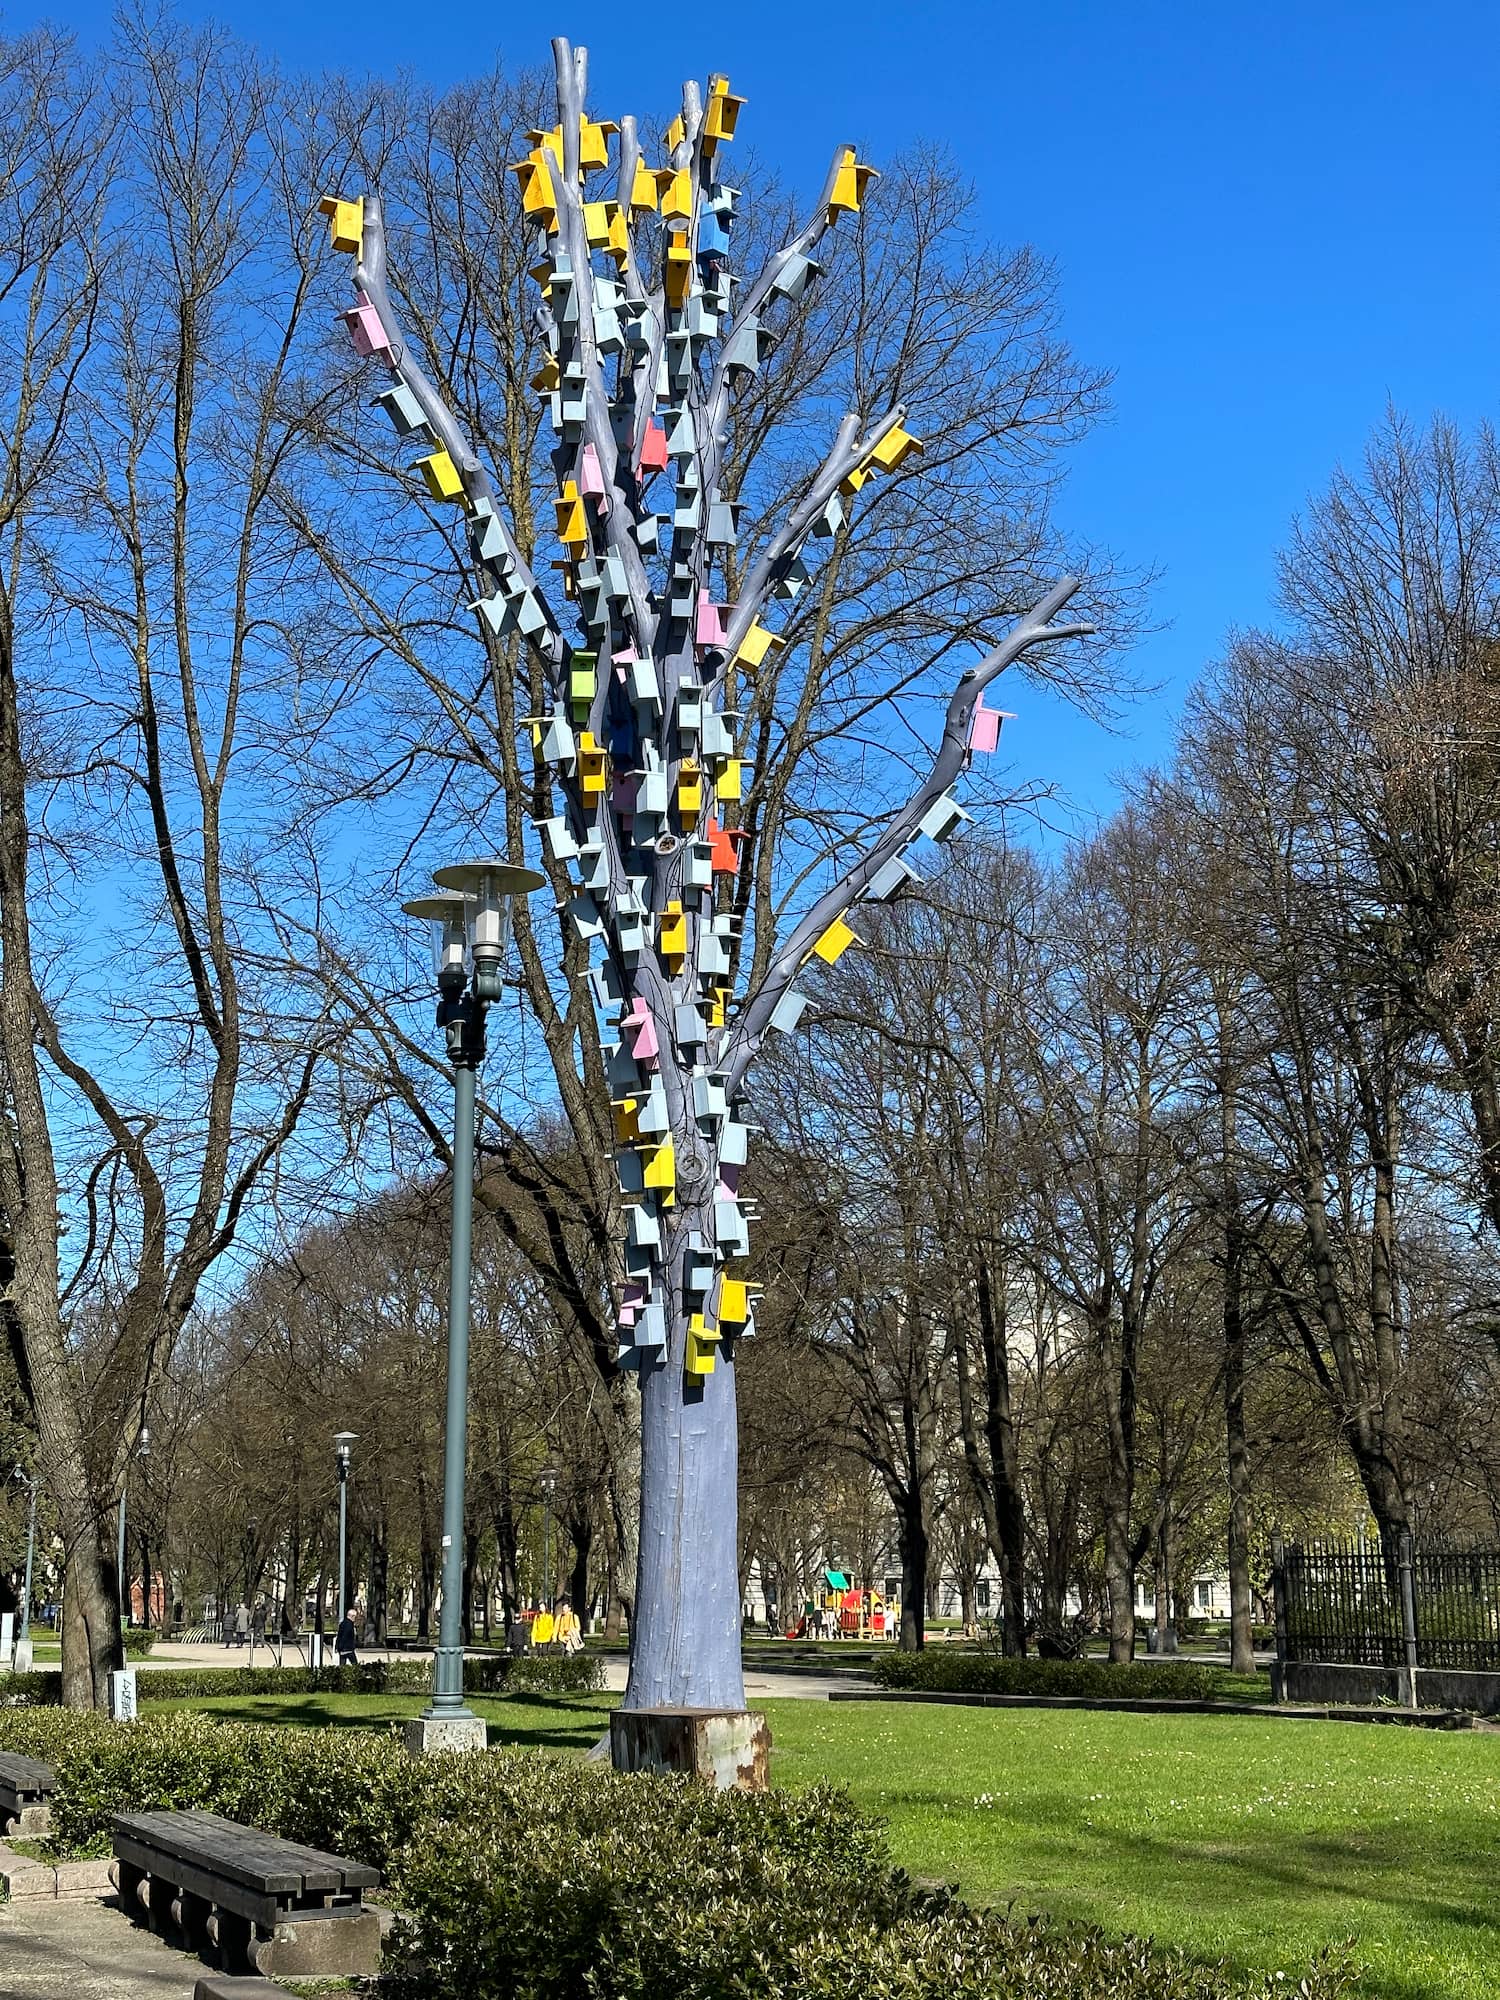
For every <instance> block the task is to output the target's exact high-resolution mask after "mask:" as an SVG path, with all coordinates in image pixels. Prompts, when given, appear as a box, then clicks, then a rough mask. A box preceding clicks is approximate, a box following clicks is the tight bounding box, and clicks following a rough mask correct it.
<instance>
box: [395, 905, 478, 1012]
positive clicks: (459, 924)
mask: <svg viewBox="0 0 1500 2000" xmlns="http://www.w3.org/2000/svg"><path fill="white" fill-rule="evenodd" d="M401 907H402V909H403V910H404V911H405V913H406V915H407V916H409V917H420V918H421V919H422V921H423V922H424V923H426V924H428V925H429V926H430V927H431V931H432V969H433V971H434V972H435V973H436V974H437V983H438V991H439V992H440V993H443V994H448V993H453V994H458V993H462V991H463V989H464V986H465V985H466V984H467V981H468V977H469V974H468V956H469V915H470V911H469V902H468V899H467V897H464V896H456V895H453V894H451V893H450V894H447V895H443V896H417V897H415V898H413V900H412V901H411V902H409V903H403V904H402V905H401Z"/></svg>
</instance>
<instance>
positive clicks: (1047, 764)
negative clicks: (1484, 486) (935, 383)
mask: <svg viewBox="0 0 1500 2000" xmlns="http://www.w3.org/2000/svg"><path fill="white" fill-rule="evenodd" d="M31 11H32V10H28V9H25V8H13V9H11V10H10V12H9V16H8V23H9V25H10V27H11V28H15V27H17V26H19V25H21V24H23V23H24V22H25V20H26V19H27V18H28V16H29V15H30V13H31ZM42 11H44V10H36V12H38V13H40V12H42ZM109 11H110V10H109V8H108V7H107V6H104V5H100V4H98V0H74V4H72V5H71V6H70V7H69V9H68V18H69V20H70V21H71V22H72V24H73V25H74V26H75V27H77V28H78V30H79V31H80V32H81V33H82V34H83V35H84V36H85V37H86V38H93V37H96V36H102V35H103V34H105V33H106V32H107V30H108V21H109ZM180 11H181V12H182V13H183V14H184V15H185V17H186V18H188V19H199V18H206V17H208V16H210V15H212V16H213V17H214V18H216V19H219V20H221V21H224V22H226V23H228V25H230V26H231V27H233V28H234V29H236V30H237V31H239V32H241V33H242V34H244V35H245V36H246V37H247V38H249V39H252V40H254V41H255V42H257V43H258V44H259V45H260V46H261V47H263V48H265V49H268V50H270V51H272V52H274V53H276V54H277V55H279V56H280V57H281V58H282V59H283V60H284V61H285V62H286V63H287V64H288V65H289V66H293V67H318V66H325V65H332V66H339V67H344V68H348V69H351V70H352V69H360V68H366V67H368V68H371V69H375V70H379V71H382V72H386V73H393V72H396V71H399V70H401V69H408V70H411V71H413V72H415V73H417V74H420V75H422V76H423V77H425V78H427V79H429V80H431V81H433V82H436V83H445V82H451V81H453V80H455V79H456V78H458V77H460V76H463V75H465V74H466V73H469V72H472V71H473V70H476V69H480V68H484V67H486V66H487V65H488V64H489V62H490V61H491V60H492V59H493V58H494V56H495V55H497V54H503V55H504V56H505V57H506V59H507V60H508V61H510V62H513V63H516V64H522V63H531V62H543V61H546V60H547V38H548V36H549V35H551V34H553V33H559V32H561V33H566V34H569V35H571V36H572V37H573V38H574V40H575V41H580V42H584V43H586V44H587V45H588V47H589V49H590V52H591V95H592V98H593V100H594V104H595V108H596V110H598V111H600V112H601V113H615V112H618V111H620V110H622V109H635V110H637V111H638V112H641V113H644V112H646V111H647V110H648V108H650V107H651V106H653V105H655V106H658V107H666V108H668V109H670V108H671V105H672V103H673V100H674V98H675V91H676V84H677V81H678V79H679V78H680V76H681V75H683V74H685V73H693V72H696V73H698V74H707V72H708V71H709V70H711V69H725V70H727V71H728V72H729V74H730V76H731V78H732V80H733V83H734V87H735V89H736V90H738V91H743V92H744V93H746V94H747V95H748V97H749V99H750V103H749V106H748V109H747V114H746V117H745V119H744V120H743V121H742V125H741V131H742V134H743V135H744V136H747V137H750V138H752V139H753V142H754V144H755V146H756V148H757V150H758V151H762V152H764V154H765V155H766V156H767V157H773V158H775V159H777V160H778V161H780V162H781V163H782V165H783V167H784V169H785V171H786V172H787V174H788V176H789V177H791V178H793V179H795V180H797V181H800V182H801V183H802V184H803V185H805V186H806V187H807V188H808V189H809V191H811V189H812V188H813V187H814V186H815V185H816V184H817V182H818V180H819V178H820V176H821V174H822V172H823V169H824V167H825V165H826V163H827V159H828V155H829V149H830V146H831V144H832V143H834V142H835V141H837V140H842V139H845V138H850V139H854V140H856V141H858V142H859V143H860V144H861V147H862V149H863V150H865V151H866V152H867V153H868V156H869V157H871V158H872V159H873V160H874V161H875V162H876V164H878V163H879V160H880V156H881V154H882V152H889V151H893V150H895V149H897V148H899V147H901V146H903V145H905V144H907V143H908V142H910V141H912V140H916V139H922V138H932V137H942V138H945V139H946V140H947V141H948V142H949V143H950V144H951V145H952V146H953V148H954V149H955V151H956V153H957V154H958V156H959V159H960V161H961V163H962V165H963V167H964V169H965V170H966V171H967V172H968V174H969V175H971V176H972V178H973V179H974V181H975V182H976V183H977V185H978V187H979V189H980V191H981V195H982V203H983V214H984V218H985V221H986V223H987V225H988V227H989V228H990V229H991V231H992V232H993V233H994V234H995V235H996V236H997V237H1000V238H1003V239H1008V240H1012V241H1014V240H1019V239H1029V240H1030V241H1031V242H1033V243H1035V244H1036V245H1037V246H1038V247H1039V248H1040V249H1041V250H1043V251H1044V252H1045V253H1046V254H1047V255H1049V256H1050V257H1052V258H1053V259H1055V260H1056V262H1057V265H1058V267H1059V271H1060V275H1061V286H1062V301H1063V308H1064V316H1065V329H1066V331H1067V333H1068V335H1069V337H1070V338H1071V339H1072V341H1073V343H1074V345H1075V346H1076V347H1077V348H1078V350H1079V351H1080V353H1081V354H1082V355H1084V356H1085V357H1086V358H1087V359H1089V360H1090V361H1092V362H1095V363H1098V364H1100V365H1103V366H1107V367H1110V368H1112V369H1114V370H1115V372H1116V377H1117V380H1116V389H1115V414H1114V417H1113V420H1112V422H1111V424H1110V425H1109V427H1108V428H1107V429H1106V430H1104V431H1103V432H1101V433H1100V434H1098V435H1097V436H1096V437H1095V438H1094V440H1093V441H1092V442H1091V443H1090V444H1089V445H1087V446H1086V447H1085V448H1084V450H1083V451H1082V453H1081V454H1080V455H1079V457H1078V459H1077V462H1076V470H1075V473H1074V476H1073V479H1072V482H1071V487H1070V490H1069V493H1068V495H1067V497H1066V500H1065V503H1064V505H1065V513H1066V517H1067V519H1068V521H1069V522H1070V523H1071V524H1072V525H1073V526H1074V527H1075V528H1076V530H1077V532H1078V533H1079V534H1080V535H1082V536H1083V537H1085V538H1086V539H1088V540H1090V541H1093V542H1100V543H1104V544H1107V545H1109V546H1110V547H1112V548H1114V549H1116V550H1117V551H1118V552H1119V553H1120V554H1121V555H1122V556H1123V557H1124V558H1126V559H1127V560H1129V561H1131V562H1134V563H1137V564H1140V565H1144V566H1154V567H1159V568H1160V570H1161V572H1162V576H1161V582H1160V585H1159V587H1158V591H1157V596H1156V601H1155V606H1154V613H1155V620H1156V621H1157V623H1158V624H1159V626H1160V629H1159V630H1158V631H1157V632H1156V633H1155V634H1154V635H1153V636H1152V637H1151V638H1150V639H1149V640H1148V641H1147V642H1146V643H1145V645H1144V646H1143V648H1142V651H1141V654H1140V657H1139V659H1138V660H1137V662H1136V667H1137V670H1138V671H1139V672H1140V674H1141V675H1142V676H1143V677H1144V678H1146V679H1149V680H1152V681H1156V682H1159V683H1161V691H1160V693H1159V694H1158V695H1156V696H1155V697H1153V698H1151V699H1150V700H1148V701H1146V702H1144V703H1142V704H1140V705H1139V706H1138V707H1137V708H1136V709H1135V711H1134V712H1133V714H1132V716H1131V717H1130V718H1129V721H1128V723H1127V725H1126V729H1125V731H1124V732H1123V733H1122V734H1121V735H1118V736H1110V735H1108V734H1107V733H1105V732H1103V731H1101V730H1100V729H1099V728H1098V727H1097V725H1095V724H1093V723H1090V722H1087V721H1084V720H1081V719H1079V718H1076V717H1073V716H1071V715H1069V714H1068V713H1067V712H1066V711H1064V710H1062V709H1061V708H1060V707H1058V706H1056V705H1053V704H1049V703H1047V702H1045V701H1043V700H1042V699H1040V698H1039V697H1037V696H1035V695H1033V694H1031V693H1029V692H1027V691H1025V690H1021V689H1016V690H1015V691H1014V693H1013V695H1012V697H1011V699H1010V701H1009V704H1008V705H1010V706H1012V707H1019V708H1020V710H1021V714H1020V717H1019V720H1018V723H1017V724H1016V725H1015V726H1014V728H1013V729H1012V731H1011V732H1010V733H1008V735H1007V745H1008V747H1009V748H1010V749H1011V750H1012V752H1013V754H1014V757H1015V759H1016V765H1017V769H1018V772H1019V773H1020V774H1022V775H1024V776H1026V777H1028V778H1047V779H1053V780H1055V781H1056V782H1057V783H1058V784H1059V785H1060V786H1061V788H1062V789H1063V791H1064V792H1065V793H1066V794H1067V795H1068V796H1069V797H1070V798H1071V799H1072V800H1073V801H1074V802H1075V803H1076V804H1077V806H1078V807H1080V808H1081V809H1083V810H1084V811H1085V812H1088V811H1092V810H1107V808H1108V805H1109V803H1110V801H1111V798H1112V796H1113V792H1112V787H1111V782H1110V780H1111V774H1112V773H1113V772H1115V771H1116V770H1118V769H1121V768H1124V767H1127V766H1129V765H1131V764H1133V763H1136V762H1138V761H1140V760H1142V759H1144V758H1150V757H1152V756H1155V755H1159V754H1161V753H1162V752H1163V751H1164V750H1165V748H1166V747H1167V745H1168V744H1169V742H1170V737H1171V726H1172V720H1173V717H1174V715H1175V713H1176V710H1177V708H1178V705H1179V704H1180V701H1181V697H1182V693H1183V690H1184V689H1185V687H1186V685H1187V684H1188V682H1189V681H1190V680H1191V678H1192V676H1193V674H1194V673H1195V671H1196V670H1197V669H1198V667H1199V666H1200V665H1201V664H1202V663H1203V662H1204V661H1205V660H1207V659H1210V658H1211V657H1212V656H1213V655H1214V654H1215V652H1216V651H1217V650H1218V648H1219V647H1220V646H1221V644H1222V642H1223V639H1224V636H1225V634H1226V632H1227V631H1228V630H1229V629H1230V628H1231V627H1232V626H1235V625H1244V624H1249V623H1254V622H1257V621H1261V620H1264V619H1266V618H1267V617H1268V616H1270V615H1271V609H1272V607H1271V590H1272V585H1273V562H1274V554H1275V550H1276V548H1277V545H1278V543H1279V542H1280V541H1281V540H1282V539H1283V537H1284V535H1285V531H1286V528H1287V524H1288V522H1289V520H1290V518H1291V516H1292V514H1293V513H1294V512H1295V511H1296V509H1297V508H1298V507H1299V506H1300V505H1301V504H1302V503H1303V502H1304V500H1305V498H1306V497H1307V496H1308V495H1309V494H1310V493H1312V492H1314V491H1316V490H1317V489H1318V488H1319V487H1320V486H1321V485H1322V484H1323V483H1324V481H1325V480H1326V479H1327V476H1328V474H1329V472H1330V471H1331V470H1332V468H1333V467H1334V465H1335V464H1337V463H1339V462H1340V461H1345V462H1348V461H1352V460H1355V459H1357V458H1358V456H1359V453H1360V451H1361V449H1362V446H1363V443H1364V440H1365V438H1366V436H1367V435H1368V433H1369V431H1370V429H1371V428H1372V426H1373V425H1374V424H1375V423H1376V422H1377V421H1378V420H1379V418H1380V416H1381V414H1382V411H1383V410H1384V408H1385V405H1386V403H1387V401H1388V400H1389V401H1391V402H1393V403H1395V404H1396V405H1397V406H1398V407H1400V408H1402V409H1404V410H1405V411H1407V412H1408V413H1409V414H1411V415H1412V416H1414V417H1418V418H1425V417H1426V416H1427V415H1428V414H1430V413H1431V412H1432V411H1434V410H1436V409H1442V410H1445V411H1446V412H1447V413H1448V414H1450V415H1452V416H1454V417H1456V418H1457V419H1459V420H1460V421H1461V422H1463V423H1465V424H1474V423H1476V422H1478V421H1479V420H1481V419H1482V418H1485V417H1487V416H1489V415H1491V414H1492V412H1493V410H1494V408H1495V403H1496V394H1495V391H1496V366H1495V357H1496V354H1497V351H1500V284H1497V258H1496V240H1495V238H1496V216H1497V201H1496V195H1497V189H1496V171H1495V168H1496V139H1495V132H1496V125H1497V116H1496V107H1497V104H1500V89H1497V85H1500V74H1497V72H1500V62H1497V53H1500V9H1497V8H1496V7H1495V6H1494V4H1493V0H1490V4H1489V5H1483V4H1478V0H1472V3H1471V0H1451V3H1450V4H1443V0H1437V4H1428V5H1418V4H1407V5H1397V4H1391V0H1368V4H1365V5H1361V6H1354V5H1336V4H1328V0H1304V4H1301V5H1290V4H1267V5H1261V6H1257V7H1255V8H1248V7H1233V6H1229V7H1225V6H1219V7H1207V6H1201V5H1200V6H1191V7H1190V6H1186V5H1178V6H1165V5H1142V4H1133V5H1122V4H1119V0H1113V4H1108V0H1050V4H1041V0H1027V4H1024V5H1017V6H1003V7H1002V6H962V5H954V4H942V5H929V6H925V7H909V6H897V5H892V4H887V3H886V0H866V4H863V5H859V6H855V7H818V6H812V5H807V4H805V0H804V4H799V5H796V6H790V5H786V4H784V0H757V4H754V5H745V6H741V7H734V8H728V7H719V8H713V9H702V10H699V9H696V8H691V9H690V8H685V7H684V8H676V7H674V8H670V9H666V8H656V9H652V8H648V7H635V8H625V7H621V6H620V5H619V4H618V0H613V4H610V5H607V6H606V5H603V4H595V0H571V4H558V5H556V6H554V7H547V8H544V9H537V10H533V9H529V8H528V9H525V10H521V9H512V8H505V9H500V8H496V7H493V6H479V5H475V4H473V0H446V4H443V5H442V6H439V7H434V8H429V9H418V10H412V9H410V8H400V9H398V8H397V7H395V6H394V5H393V4H391V0H366V4H364V5H362V6H360V7H358V8H355V7H351V6H348V5H344V4H334V0H327V3H326V4H322V5H319V6H317V7H307V6H305V5H297V6H293V5H290V4H287V0H256V4H255V5H253V6H252V5H250V4H248V0H224V4H219V5H216V6H214V7H211V8H210V7H200V6H198V5H196V4H191V0H190V4H187V5H185V6H183V7H182V8H181V9H180ZM414 15H415V18H416V19H418V20H419V21H420V23H421V27H422V36H421V39H420V40H417V39H414V38H413V35H412V33H411V31H410V27H409V25H408V24H409V23H410V22H411V20H412V19H413V18H414Z"/></svg>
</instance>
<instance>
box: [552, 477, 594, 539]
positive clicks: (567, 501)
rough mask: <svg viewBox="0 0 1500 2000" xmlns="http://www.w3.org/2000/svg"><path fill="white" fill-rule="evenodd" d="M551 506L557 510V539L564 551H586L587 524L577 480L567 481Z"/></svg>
mask: <svg viewBox="0 0 1500 2000" xmlns="http://www.w3.org/2000/svg"><path fill="white" fill-rule="evenodd" d="M552 504H553V506H554V507H555V508H556V509H557V539H558V540H559V541H560V542H561V543H562V544H563V546H564V548H566V549H570V550H580V549H586V548H587V547H588V545H589V523H588V516H587V514H585V512H584V510H583V500H582V497H581V496H580V494H579V491H578V482H577V480H576V479H570V480H568V481H567V483H566V484H565V485H564V487H563V490H562V492H561V493H560V494H559V495H558V497H557V499H556V500H554V501H553V503H552Z"/></svg>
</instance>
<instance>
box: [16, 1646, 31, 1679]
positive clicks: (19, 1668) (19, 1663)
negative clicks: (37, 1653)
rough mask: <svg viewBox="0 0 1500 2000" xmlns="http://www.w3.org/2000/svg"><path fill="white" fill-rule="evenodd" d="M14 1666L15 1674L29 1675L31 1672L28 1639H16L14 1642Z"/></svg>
mask: <svg viewBox="0 0 1500 2000" xmlns="http://www.w3.org/2000/svg"><path fill="white" fill-rule="evenodd" d="M14 1665H15V1669H16V1672H17V1673H18V1674H29V1673H30V1672H31V1641H30V1639H17V1641H16V1657H15V1662H14Z"/></svg>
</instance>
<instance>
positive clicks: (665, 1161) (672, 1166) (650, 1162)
mask: <svg viewBox="0 0 1500 2000" xmlns="http://www.w3.org/2000/svg"><path fill="white" fill-rule="evenodd" d="M642 1178H643V1179H644V1181H645V1183H646V1186H647V1187H648V1188H671V1189H675V1188H676V1186H677V1154H676V1151H675V1149H674V1147H673V1145H672V1141H671V1140H670V1139H663V1140H662V1142H661V1144H660V1145H659V1146H657V1147H654V1148H653V1149H652V1151H651V1152H649V1153H648V1154H647V1155H646V1161H645V1173H644V1174H643V1176H642Z"/></svg>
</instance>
